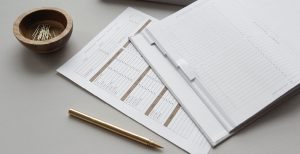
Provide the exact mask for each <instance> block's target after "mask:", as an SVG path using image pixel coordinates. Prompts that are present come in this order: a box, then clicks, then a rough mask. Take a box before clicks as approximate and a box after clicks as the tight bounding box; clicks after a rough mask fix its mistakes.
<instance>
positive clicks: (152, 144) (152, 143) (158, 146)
mask: <svg viewBox="0 0 300 154" xmlns="http://www.w3.org/2000/svg"><path fill="white" fill-rule="evenodd" d="M150 146H151V147H154V148H159V149H161V148H164V147H162V146H161V145H159V144H157V143H154V142H151V143H150Z"/></svg>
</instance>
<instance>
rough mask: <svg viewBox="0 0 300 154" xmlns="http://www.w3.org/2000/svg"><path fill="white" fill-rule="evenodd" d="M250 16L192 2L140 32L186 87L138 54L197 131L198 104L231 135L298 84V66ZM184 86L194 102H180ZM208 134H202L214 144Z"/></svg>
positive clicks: (224, 4)
mask: <svg viewBox="0 0 300 154" xmlns="http://www.w3.org/2000/svg"><path fill="white" fill-rule="evenodd" d="M252 12H255V10H251V9H249V10H248V9H244V7H243V6H242V5H241V4H240V3H238V1H236V0H222V1H219V0H207V1H197V2H195V3H193V4H191V5H189V6H187V7H185V8H184V9H182V10H180V11H178V12H176V13H174V14H172V15H170V16H169V17H167V18H165V19H163V20H161V21H160V22H158V23H155V24H154V25H151V26H149V27H147V30H146V31H145V33H143V37H145V39H147V40H148V44H151V45H153V46H156V47H157V48H158V49H159V51H160V52H161V53H160V54H161V55H163V56H165V57H164V59H160V60H161V61H170V62H171V63H172V65H173V67H174V68H175V69H177V72H179V73H177V74H179V75H180V76H181V78H182V79H185V80H186V82H185V83H183V82H181V80H182V79H179V78H177V77H174V75H175V73H174V75H173V76H171V75H170V74H172V73H170V72H172V69H169V70H167V69H166V67H162V66H161V65H159V63H162V62H161V61H158V58H156V57H158V55H156V57H154V56H153V54H154V53H153V54H152V53H147V51H142V50H139V51H140V52H141V53H142V54H143V55H144V57H145V58H146V59H148V62H149V63H150V64H151V66H153V69H154V70H155V71H156V72H157V73H158V74H159V76H160V77H161V78H162V80H163V81H164V82H165V84H166V85H167V86H168V87H170V91H171V92H173V93H174V95H175V96H176V97H181V99H178V100H179V101H180V103H182V106H184V107H185V109H187V110H186V111H187V112H190V115H191V116H192V119H194V120H195V121H196V122H197V123H198V124H199V125H200V126H201V125H202V124H203V119H202V116H201V115H200V116H199V113H198V112H199V111H200V110H201V109H202V104H203V103H204V104H205V105H206V106H207V107H208V108H209V110H210V111H211V112H212V113H213V114H214V115H215V117H216V118H217V119H218V121H219V123H221V124H222V125H223V127H224V128H225V129H226V131H228V133H230V132H231V131H232V130H233V129H234V128H236V127H238V126H239V125H240V124H242V123H243V122H245V121H246V120H248V119H250V118H251V117H253V116H254V115H255V114H256V113H258V112H260V111H262V110H263V109H264V108H266V107H267V106H268V105H270V104H272V103H273V102H274V101H275V100H277V99H278V98H279V97H281V96H282V95H284V94H285V93H287V92H288V91H290V90H291V89H292V88H294V87H296V86H297V85H298V84H299V82H300V69H299V66H300V65H299V61H298V60H297V59H296V58H295V57H294V56H293V55H292V54H291V53H292V52H289V51H290V50H289V48H288V47H287V46H285V45H284V42H282V41H281V40H278V39H277V38H276V37H274V36H273V35H272V33H270V31H268V30H267V29H266V28H265V27H264V26H263V25H262V24H261V22H259V21H258V20H257V18H254V16H253V15H254V13H252ZM133 40H137V41H136V42H141V41H139V40H138V39H133ZM133 42H135V41H133ZM134 44H135V45H136V46H139V45H138V44H137V43H134ZM166 65H167V64H166ZM175 80H176V81H175ZM179 84H181V85H179ZM186 84H189V85H190V88H192V89H193V90H194V92H195V93H196V94H197V95H198V96H196V97H199V98H201V99H200V100H199V101H197V102H191V101H189V100H190V99H189V98H186V97H185V95H188V94H186V91H188V90H189V88H188V87H187V89H183V88H182V87H185V86H186ZM182 89H183V90H182ZM195 100H196V99H195ZM208 120H210V121H211V119H208ZM201 127H202V129H205V127H207V126H203V125H202V126H201ZM212 129H215V128H211V129H209V128H207V129H205V131H206V132H207V134H210V135H209V136H210V139H212V140H213V138H216V137H217V136H216V134H214V133H209V132H211V130H212ZM220 132H223V130H222V129H220ZM224 137H225V136H224ZM220 139H222V138H220ZM220 139H219V140H220ZM215 143H217V142H215ZM215 143H212V144H215Z"/></svg>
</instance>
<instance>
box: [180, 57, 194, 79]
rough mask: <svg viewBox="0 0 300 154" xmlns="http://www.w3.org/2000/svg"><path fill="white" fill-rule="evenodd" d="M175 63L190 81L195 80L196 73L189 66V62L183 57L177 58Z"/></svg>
mask: <svg viewBox="0 0 300 154" xmlns="http://www.w3.org/2000/svg"><path fill="white" fill-rule="evenodd" d="M176 64H177V66H178V67H179V68H180V69H181V70H182V72H183V73H184V74H185V75H186V77H187V78H188V79H189V80H190V81H193V80H195V78H196V73H195V72H194V70H193V69H192V68H190V67H189V64H188V63H187V62H186V61H185V60H184V59H179V60H177V61H176Z"/></svg>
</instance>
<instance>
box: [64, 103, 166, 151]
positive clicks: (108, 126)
mask: <svg viewBox="0 0 300 154" xmlns="http://www.w3.org/2000/svg"><path fill="white" fill-rule="evenodd" d="M69 114H70V115H71V116H74V117H76V118H79V119H81V120H83V121H86V122H89V123H91V124H94V125H97V126H99V127H102V128H104V129H106V130H109V131H111V132H114V133H116V134H119V135H121V136H124V137H126V138H129V139H132V140H134V141H136V142H139V143H142V144H144V145H147V146H150V147H153V148H163V147H162V146H160V145H159V144H157V143H155V142H153V141H151V140H150V139H148V138H145V137H143V136H140V135H137V134H134V133H132V132H129V131H127V130H124V129H122V128H120V127H117V126H114V125H112V124H109V123H107V122H104V121H100V120H98V119H96V118H94V117H90V116H88V115H86V114H84V113H81V112H79V111H76V110H74V109H69Z"/></svg>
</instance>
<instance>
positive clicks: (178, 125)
mask: <svg viewBox="0 0 300 154" xmlns="http://www.w3.org/2000/svg"><path fill="white" fill-rule="evenodd" d="M154 22H156V19H154V18H152V17H150V16H148V15H146V14H144V13H141V12H139V11H137V10H135V9H132V8H128V9H126V10H125V11H124V12H123V13H122V14H120V15H119V16H118V17H117V18H116V19H115V20H114V21H112V22H111V23H110V24H109V25H108V26H107V27H106V28H104V30H103V31H102V32H100V33H99V34H98V35H97V36H96V37H95V38H93V39H92V40H91V41H90V42H89V43H88V44H87V45H86V46H85V47H84V48H83V49H82V50H80V51H79V52H78V53H77V54H76V55H75V56H74V57H72V58H71V59H70V60H69V61H68V62H66V63H65V64H64V65H63V66H61V67H60V68H59V69H58V70H57V71H58V72H59V73H60V74H62V75H64V76H65V77H67V78H68V79H70V80H71V81H73V82H75V83H76V84H78V85H79V86H81V87H82V88H84V89H85V90H87V91H89V92H90V93H92V94H93V95H95V96H97V97H99V98H100V99H101V100H103V101H104V102H106V103H108V104H109V105H111V106H113V107H114V108H116V109H117V110H119V111H121V112H123V113H124V114H125V115H127V116H129V117H130V118H132V119H134V120H136V121H137V122H139V123H141V124H142V125H144V126H145V127H147V128H149V129H151V130H152V131H154V132H155V133H157V134H159V135H161V136H162V137H164V138H165V139H167V140H169V141H170V142H172V143H174V144H175V145H177V146H178V147H180V148H182V149H184V150H185V151H187V152H189V153H197V154H198V153H200V154H206V153H208V151H209V150H210V145H209V143H208V142H207V140H206V139H205V137H204V136H203V135H202V133H201V131H200V130H199V129H198V128H197V126H196V125H195V124H194V123H193V121H192V120H191V119H190V118H189V117H188V115H187V114H186V113H185V111H184V110H183V109H182V107H181V105H180V104H179V103H178V101H177V100H176V99H175V98H174V97H173V95H172V94H171V93H170V92H169V90H168V89H167V88H166V86H165V85H164V84H163V83H162V82H161V81H160V79H159V78H158V77H157V76H156V74H155V73H154V72H153V71H152V69H151V68H150V66H149V65H148V64H147V63H146V62H145V60H144V59H143V58H142V57H141V55H140V54H139V53H138V51H137V50H136V49H135V47H134V46H133V45H132V43H131V42H129V37H130V36H133V35H136V34H138V33H140V32H141V31H142V30H143V29H145V28H146V27H148V26H150V25H151V24H152V23H154Z"/></svg>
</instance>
